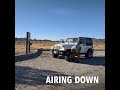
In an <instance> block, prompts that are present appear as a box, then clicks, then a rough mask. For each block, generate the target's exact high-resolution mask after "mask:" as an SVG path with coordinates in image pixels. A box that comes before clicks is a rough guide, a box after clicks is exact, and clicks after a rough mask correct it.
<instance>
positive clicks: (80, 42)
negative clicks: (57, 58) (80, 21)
mask: <svg viewBox="0 0 120 90" xmlns="http://www.w3.org/2000/svg"><path fill="white" fill-rule="evenodd" d="M79 45H80V46H81V51H80V53H85V50H86V42H85V39H84V38H80V40H79Z"/></svg>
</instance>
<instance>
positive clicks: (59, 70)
mask: <svg viewBox="0 0 120 90" xmlns="http://www.w3.org/2000/svg"><path fill="white" fill-rule="evenodd" d="M49 75H51V76H99V83H96V84H94V83H92V84H82V83H78V84H75V83H72V84H46V83H45V81H46V77H47V76H49ZM15 89H16V90H105V52H104V51H95V52H94V57H93V58H92V59H85V58H84V57H81V58H80V62H79V63H74V62H68V61H66V60H65V59H57V58H53V57H52V55H51V52H50V51H42V53H41V54H40V55H39V56H36V57H33V58H32V57H31V58H29V59H25V60H21V61H19V60H17V61H16V62H15Z"/></svg>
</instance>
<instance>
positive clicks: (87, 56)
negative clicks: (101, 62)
mask: <svg viewBox="0 0 120 90" xmlns="http://www.w3.org/2000/svg"><path fill="white" fill-rule="evenodd" d="M85 57H86V58H89V59H90V58H92V57H93V52H92V50H88V51H87V53H86V54H85Z"/></svg>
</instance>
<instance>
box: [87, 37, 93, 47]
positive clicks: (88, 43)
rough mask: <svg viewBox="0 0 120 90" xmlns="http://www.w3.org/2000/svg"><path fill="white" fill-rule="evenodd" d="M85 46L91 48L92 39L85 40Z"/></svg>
mask: <svg viewBox="0 0 120 90" xmlns="http://www.w3.org/2000/svg"><path fill="white" fill-rule="evenodd" d="M86 45H90V46H92V45H93V43H92V39H89V38H86Z"/></svg>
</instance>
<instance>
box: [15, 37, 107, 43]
mask: <svg viewBox="0 0 120 90" xmlns="http://www.w3.org/2000/svg"><path fill="white" fill-rule="evenodd" d="M92 39H93V41H94V42H104V43H105V39H95V38H92ZM25 40H26V38H15V41H25ZM31 41H46V42H47V41H49V42H59V41H52V40H47V39H45V40H38V39H31Z"/></svg>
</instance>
